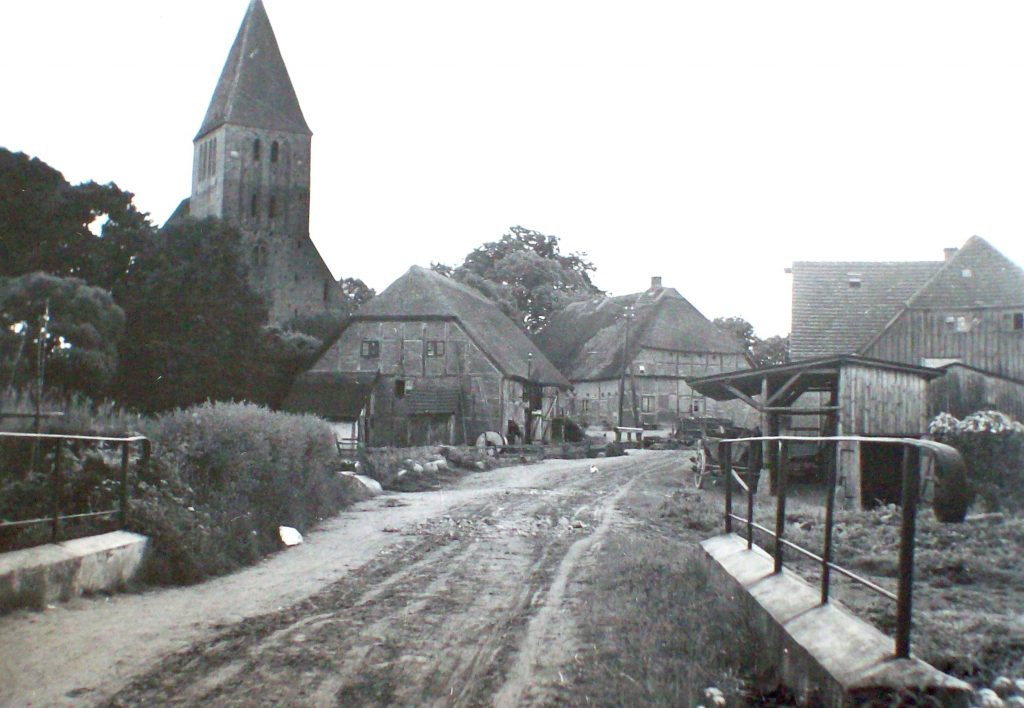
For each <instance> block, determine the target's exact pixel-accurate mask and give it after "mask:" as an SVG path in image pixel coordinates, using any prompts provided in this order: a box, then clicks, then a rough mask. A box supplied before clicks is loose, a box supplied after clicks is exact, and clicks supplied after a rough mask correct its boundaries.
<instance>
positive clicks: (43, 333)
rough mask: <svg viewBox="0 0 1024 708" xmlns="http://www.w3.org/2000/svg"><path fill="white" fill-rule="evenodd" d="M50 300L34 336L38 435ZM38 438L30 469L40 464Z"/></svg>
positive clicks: (44, 378)
mask: <svg viewBox="0 0 1024 708" xmlns="http://www.w3.org/2000/svg"><path fill="white" fill-rule="evenodd" d="M49 328H50V301H49V300H47V301H46V307H45V309H44V310H43V316H42V317H41V318H40V319H39V330H38V333H37V336H36V414H35V421H34V423H33V426H32V431H33V432H34V433H35V434H36V435H39V434H40V433H41V432H42V420H43V385H44V383H45V380H46V340H47V339H49V338H50V332H49ZM39 458H40V450H39V438H38V437H36V438H33V440H32V471H33V472H38V471H39V464H40V459H39Z"/></svg>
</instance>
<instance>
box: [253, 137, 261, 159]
mask: <svg viewBox="0 0 1024 708" xmlns="http://www.w3.org/2000/svg"><path fill="white" fill-rule="evenodd" d="M252 159H253V161H254V162H259V161H260V139H259V138H256V139H255V140H253V141H252Z"/></svg>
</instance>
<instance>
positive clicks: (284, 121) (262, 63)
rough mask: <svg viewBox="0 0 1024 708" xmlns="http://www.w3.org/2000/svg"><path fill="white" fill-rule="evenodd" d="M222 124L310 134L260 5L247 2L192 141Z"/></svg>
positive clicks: (275, 40)
mask: <svg viewBox="0 0 1024 708" xmlns="http://www.w3.org/2000/svg"><path fill="white" fill-rule="evenodd" d="M224 124H232V125H237V126H244V127H247V128H263V129H266V130H281V131H286V132H289V133H301V134H305V135H312V134H313V133H312V131H311V130H310V129H309V126H308V125H307V124H306V119H305V118H304V117H303V115H302V109H301V108H300V107H299V99H298V97H297V96H296V95H295V88H294V87H293V86H292V81H291V78H290V77H289V76H288V69H287V68H286V67H285V64H284V59H283V58H282V56H281V50H280V49H279V48H278V46H277V38H276V37H275V36H274V30H273V28H272V27H271V26H270V18H269V17H267V11H266V9H265V8H264V7H263V0H252V2H250V3H249V9H248V10H247V11H246V13H245V18H244V19H243V20H242V26H241V27H240V28H239V29H238V35H237V36H236V37H235V42H234V44H232V45H231V51H230V52H229V53H228V59H227V61H226V62H225V63H224V69H223V71H221V74H220V80H219V81H218V82H217V88H216V90H215V91H214V92H213V99H212V100H211V101H210V107H209V108H208V109H207V111H206V117H205V118H204V119H203V125H202V127H201V128H200V129H199V133H198V134H197V135H196V139H197V140H198V139H199V138H201V137H203V136H204V135H206V134H207V133H209V132H210V131H212V130H216V129H217V128H219V127H220V126H222V125H224Z"/></svg>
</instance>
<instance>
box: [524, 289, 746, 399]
mask: <svg viewBox="0 0 1024 708" xmlns="http://www.w3.org/2000/svg"><path fill="white" fill-rule="evenodd" d="M630 305H632V306H633V308H634V309H633V314H634V316H633V319H632V320H631V321H630V323H629V328H630V335H629V349H628V351H627V352H626V353H625V355H626V360H627V361H632V360H633V358H634V357H635V356H636V355H637V353H638V352H639V350H640V349H641V348H644V347H647V348H652V349H667V350H672V351H683V352H694V353H696V352H702V353H723V354H733V353H740V352H742V349H741V347H740V345H739V343H738V342H736V341H735V340H734V339H733V338H732V337H731V335H729V334H727V333H725V332H723V331H722V330H720V329H719V328H718V327H716V326H715V325H714V324H712V323H711V322H710V321H709V320H708V319H707V318H706V317H704V315H702V314H701V313H700V311H699V310H697V308H696V307H694V306H693V305H692V304H690V302H689V301H688V300H687V299H686V298H684V297H683V296H682V295H680V294H679V292H678V291H677V290H675V289H674V288H663V287H652V288H650V289H649V290H646V291H645V292H642V293H633V294H631V295H621V296H619V297H614V298H598V299H595V300H585V301H582V302H576V303H573V304H571V305H569V306H568V307H566V308H565V309H564V310H562V311H561V312H559V313H557V314H555V315H554V316H553V317H552V318H551V322H550V323H549V324H548V326H547V327H545V328H544V330H543V331H541V332H540V333H539V334H538V335H537V336H536V341H537V344H538V346H540V348H541V349H543V350H544V352H545V353H546V354H547V355H548V357H549V358H550V359H551V360H552V361H553V362H554V363H555V365H556V366H558V367H559V368H560V369H561V370H562V371H563V372H564V373H565V374H566V376H568V377H569V379H570V380H571V381H588V380H591V381H592V380H601V379H608V378H615V377H617V376H619V374H620V373H621V372H622V369H623V364H622V362H623V345H624V343H625V341H626V320H625V318H624V317H623V314H624V312H625V308H626V307H627V306H630Z"/></svg>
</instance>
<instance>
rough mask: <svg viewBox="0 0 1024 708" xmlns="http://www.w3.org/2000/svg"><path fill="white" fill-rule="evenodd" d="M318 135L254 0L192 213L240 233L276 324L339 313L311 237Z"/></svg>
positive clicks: (199, 155)
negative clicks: (311, 195)
mask: <svg viewBox="0 0 1024 708" xmlns="http://www.w3.org/2000/svg"><path fill="white" fill-rule="evenodd" d="M312 137H313V133H312V131H311V130H310V129H309V126H308V125H307V124H306V119H305V118H304V117H303V115H302V109H301V108H300V107H299V99H298V97H297V96H296V95H295V89H294V87H293V86H292V82H291V79H290V78H289V77H288V70H287V68H285V64H284V59H283V58H282V57H281V51H280V49H279V48H278V46H277V39H276V38H275V37H274V30H273V29H272V28H271V26H270V19H269V18H268V17H267V11H266V9H265V8H264V7H263V2H262V0H252V1H251V2H250V4H249V8H248V10H247V11H246V13H245V18H244V19H243V20H242V26H241V28H239V30H238V36H237V37H235V42H234V44H233V45H231V51H230V52H229V53H228V58H227V62H225V64H224V70H223V71H222V72H221V75H220V80H219V81H218V82H217V88H216V90H215V91H214V92H213V99H212V100H211V101H210V107H209V109H208V110H207V111H206V117H205V118H204V119H203V124H202V127H201V128H200V129H199V133H198V134H197V135H196V137H195V139H194V141H193V142H194V151H193V167H192V196H191V198H190V199H189V204H188V213H189V214H190V215H191V216H194V217H196V218H200V219H201V218H204V217H208V216H215V217H219V218H221V219H224V220H225V221H228V222H230V223H232V224H234V225H235V226H237V227H238V228H239V230H240V231H241V232H242V235H243V239H244V244H245V245H244V248H245V253H246V256H247V258H248V259H249V269H250V273H251V277H252V280H253V285H254V286H255V289H256V290H258V291H259V292H260V293H262V294H263V295H264V297H265V298H266V300H267V304H268V306H269V319H270V321H271V322H282V321H285V320H288V319H290V318H292V317H295V316H298V315H308V314H315V313H317V312H323V311H325V310H332V309H336V308H337V307H339V305H340V289H339V287H338V284H337V282H336V281H335V280H334V277H333V276H332V275H331V272H330V270H329V269H328V268H327V265H326V264H325V263H324V261H323V259H322V258H321V257H320V254H319V252H318V251H317V249H316V246H314V245H313V242H312V240H311V239H310V238H309V184H310V148H311V141H312Z"/></svg>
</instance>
